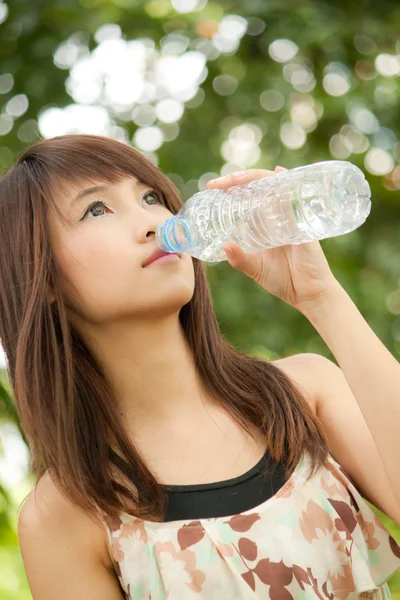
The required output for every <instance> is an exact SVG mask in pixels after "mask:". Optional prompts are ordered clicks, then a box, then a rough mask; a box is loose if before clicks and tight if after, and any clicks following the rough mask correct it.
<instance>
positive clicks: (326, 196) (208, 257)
mask: <svg viewBox="0 0 400 600" xmlns="http://www.w3.org/2000/svg"><path fill="white" fill-rule="evenodd" d="M370 198H371V190H370V187H369V185H368V182H367V181H366V179H365V176H364V174H363V172H362V171H361V170H360V169H359V168H358V167H356V166H355V165H353V164H352V163H350V162H347V161H340V160H331V161H324V162H319V163H313V164H311V165H306V166H303V167H297V168H295V169H290V170H288V171H283V172H280V173H277V174H276V175H273V176H269V177H263V178H262V179H257V180H255V181H251V182H249V183H246V184H242V185H235V186H232V187H231V188H229V189H225V190H221V189H215V188H214V189H206V190H203V191H201V192H198V193H196V194H194V196H192V197H191V198H189V199H188V200H187V201H186V202H185V204H184V205H183V206H182V208H181V209H180V211H179V212H178V214H177V215H175V216H174V217H172V218H171V219H168V220H167V221H164V222H163V223H161V224H160V225H159V226H158V228H157V232H156V238H157V243H158V245H159V247H160V248H162V249H163V250H164V251H166V252H187V253H188V254H190V255H192V256H194V257H195V258H199V259H200V260H204V261H207V262H208V263H210V264H213V263H218V262H220V261H223V260H226V259H227V257H226V254H225V252H224V250H223V249H222V248H221V245H222V243H223V242H225V241H227V240H232V241H235V242H236V243H237V244H239V245H240V246H241V248H242V249H243V250H244V251H245V252H257V251H259V250H262V249H263V248H272V247H276V246H284V245H287V244H304V243H305V242H310V241H312V240H316V239H317V240H322V239H325V238H329V237H335V236H339V235H343V234H345V233H349V232H350V231H353V230H354V229H357V228H358V227H360V225H362V224H363V223H364V221H365V220H366V218H367V217H368V215H369V213H370V211H371V199H370Z"/></svg>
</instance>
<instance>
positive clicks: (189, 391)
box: [0, 135, 400, 600]
mask: <svg viewBox="0 0 400 600" xmlns="http://www.w3.org/2000/svg"><path fill="white" fill-rule="evenodd" d="M272 174H273V172H271V171H265V170H258V169H255V170H249V171H247V172H245V173H244V175H242V177H240V176H234V175H233V176H229V177H228V178H224V180H215V181H214V182H210V183H209V186H210V187H212V186H217V187H221V188H224V187H229V186H232V185H234V184H235V183H239V182H243V181H247V180H250V179H253V178H257V177H264V176H266V175H272ZM181 205H182V201H181V198H180V196H179V194H178V193H177V191H176V189H175V187H174V186H173V184H172V183H171V181H170V180H169V179H168V178H167V177H166V176H165V175H164V174H163V173H162V172H161V170H160V169H158V168H157V167H156V166H155V165H154V164H153V163H152V162H151V161H150V160H148V159H147V158H146V157H145V156H143V155H142V154H141V153H140V152H138V151H136V150H135V149H133V148H131V147H129V146H128V145H126V144H123V143H120V142H117V141H115V140H112V139H107V138H104V137H100V136H91V135H66V136H61V137H56V138H53V139H49V140H45V141H40V142H39V143H36V144H35V145H33V146H32V147H30V148H28V149H27V150H26V151H25V152H23V154H22V155H21V156H20V157H19V159H18V161H17V163H16V164H15V165H14V166H13V168H12V169H11V170H10V171H9V172H8V173H7V174H6V175H5V176H4V177H3V179H2V181H1V182H0V211H1V213H0V217H1V218H0V235H1V240H2V249H3V251H2V253H1V257H0V275H1V282H2V285H1V288H0V338H1V341H2V344H3V346H4V349H5V352H6V354H7V358H8V367H9V374H10V379H11V383H12V387H13V393H14V396H15V401H16V404H17V408H18V413H19V416H20V420H21V425H22V427H23V429H24V431H25V432H26V436H27V439H28V441H29V445H30V451H31V468H32V470H33V472H34V473H35V476H36V478H37V483H36V485H35V489H34V490H32V492H31V493H30V494H29V495H28V497H27V498H26V499H25V501H24V503H23V504H22V508H21V510H20V514H19V521H18V532H19V540H20V545H21V552H22V557H23V561H24V566H25V570H26V574H27V577H28V581H29V584H30V588H31V590H32V595H33V598H34V600H50V599H51V600H54V598H57V600H77V599H78V598H84V599H85V600H92V599H93V600H117V599H118V598H131V599H134V600H140V599H148V598H151V599H152V600H161V599H164V598H168V599H169V600H176V599H183V600H186V599H188V600H190V599H207V600H215V599H218V600H220V599H224V600H225V599H227V600H231V599H242V598H244V599H249V600H250V599H254V598H263V599H264V598H271V599H272V600H281V599H282V600H287V599H291V598H293V599H296V600H297V599H300V598H319V599H325V598H326V599H328V598H329V599H336V598H338V599H340V600H348V599H352V598H358V597H369V598H387V597H389V591H388V586H387V583H386V582H387V580H388V579H389V578H390V577H391V576H392V575H393V573H395V572H396V571H397V570H398V569H399V568H400V548H399V546H398V545H397V543H396V542H395V540H394V539H393V538H392V537H391V536H390V535H389V533H388V532H387V531H386V530H385V528H384V527H383V525H382V524H381V523H380V521H379V520H378V519H377V518H376V517H375V516H374V513H373V512H372V511H371V509H370V507H369V506H368V504H367V502H366V501H365V500H364V498H366V499H368V500H369V501H370V502H372V503H373V504H374V505H375V506H377V507H379V508H380V509H381V510H382V511H383V512H385V513H386V514H387V515H389V517H391V518H392V519H393V520H394V521H395V522H396V523H400V477H399V475H400V465H399V456H400V436H399V431H400V366H399V364H398V363H397V361H396V360H395V359H394V358H393V357H392V356H391V354H390V353H389V352H388V351H387V349H386V348H385V347H384V346H383V345H382V344H381V343H380V341H379V340H378V339H377V337H376V336H375V335H374V333H373V332H372V330H371V329H370V328H369V327H368V325H367V323H366V322H365V321H364V319H363V318H362V316H361V314H360V313H359V311H358V310H357V308H356V307H355V305H354V304H353V303H352V301H351V299H350V298H349V296H348V295H347V294H346V292H345V291H344V290H343V288H342V287H341V286H340V284H339V283H338V281H337V280H336V279H335V277H334V276H333V274H332V273H331V271H330V269H329V265H328V263H327V261H326V259H325V256H324V254H323V252H322V249H321V246H320V244H319V243H318V242H311V243H309V244H303V245H300V246H286V247H283V248H276V249H273V250H265V251H263V252H260V253H256V254H245V253H243V252H242V250H241V249H240V248H239V247H238V246H237V245H235V244H233V243H226V244H225V245H224V248H225V249H226V250H227V251H228V250H230V249H231V250H233V255H232V257H231V258H230V259H229V262H230V264H231V266H232V267H233V268H236V269H239V270H241V271H242V272H243V273H245V274H246V275H248V276H249V277H251V278H253V279H254V280H255V281H256V282H257V283H258V284H259V285H261V286H262V287H263V288H264V289H265V290H266V291H267V292H269V293H272V294H274V295H276V296H277V297H279V298H281V299H282V300H283V301H285V302H287V303H289V304H290V305H291V306H293V307H295V308H297V309H298V310H299V311H301V312H302V313H303V314H304V315H305V316H306V317H307V318H308V319H309V320H310V322H311V323H312V324H313V325H314V326H315V328H316V330H317V331H318V332H319V334H320V335H321V336H322V338H323V339H324V340H325V341H326V343H327V345H328V346H329V348H330V349H331V351H332V353H333V355H334V356H335V358H336V359H337V362H338V363H339V365H340V367H339V366H337V365H336V364H334V363H333V362H331V361H330V360H328V359H326V358H323V357H321V356H318V355H315V354H300V355H297V356H292V357H289V358H285V359H282V360H277V361H265V360H261V359H259V358H253V357H250V356H247V355H246V354H243V353H240V352H238V351H237V350H236V349H235V348H234V347H232V346H231V345H230V344H229V343H228V342H227V341H225V340H224V339H223V338H222V336H221V333H220V331H219V328H218V323H217V320H216V317H215V314H214V312H213V307H212V301H211V296H210V292H209V288H208V285H207V279H206V276H205V271H204V265H203V264H202V263H201V261H198V260H196V259H193V258H192V257H190V256H189V255H188V254H181V255H179V254H178V255H177V256H175V257H170V258H169V259H168V260H154V259H156V258H157V256H159V255H158V247H157V244H156V238H155V232H156V229H157V225H158V224H159V223H161V222H162V221H164V220H166V219H168V218H169V217H170V216H171V215H172V214H176V213H177V212H178V210H179V208H180V207H181ZM265 326H266V327H268V315H267V314H266V316H265Z"/></svg>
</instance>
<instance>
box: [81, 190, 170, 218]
mask: <svg viewBox="0 0 400 600" xmlns="http://www.w3.org/2000/svg"><path fill="white" fill-rule="evenodd" d="M148 197H150V198H155V202H151V205H153V204H156V203H157V202H160V203H161V204H164V201H163V200H162V199H161V198H160V195H159V194H158V193H157V192H155V191H154V190H152V191H151V192H147V193H146V194H145V195H144V196H143V198H142V199H146V200H147V198H148ZM97 206H102V207H103V208H104V209H105V208H107V206H106V205H105V204H104V202H101V201H97V202H93V203H92V204H91V205H90V206H89V207H88V209H87V211H86V212H85V214H84V215H83V217H82V219H81V220H83V219H85V218H86V216H87V215H88V214H89V213H90V211H91V210H93V209H94V208H96V207H97ZM90 214H93V213H90ZM93 216H94V215H93ZM100 216H101V215H100Z"/></svg>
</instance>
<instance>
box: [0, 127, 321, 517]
mask: <svg viewBox="0 0 400 600" xmlns="http://www.w3.org/2000/svg"><path fill="white" fill-rule="evenodd" d="M127 176H134V177H137V178H138V179H140V180H141V181H143V182H144V183H145V184H146V185H149V186H151V187H152V189H154V190H156V191H159V193H162V195H163V197H164V200H165V203H166V206H167V208H168V209H169V210H170V211H171V212H172V213H173V214H176V213H177V212H178V210H179V209H180V207H181V206H182V204H183V201H182V199H181V197H180V194H179V192H178V190H177V189H176V188H175V186H174V184H173V183H172V182H171V181H170V180H169V178H168V177H167V176H166V175H165V174H164V173H163V172H162V171H161V170H160V169H159V168H158V167H157V166H156V165H155V164H154V163H153V162H152V161H151V160H150V159H149V158H147V157H146V156H145V155H143V154H142V153H141V152H139V151H138V150H136V149H134V148H132V147H130V146H129V145H127V144H125V143H122V142H118V141H116V140H113V139H109V138H106V137H102V136H94V135H64V136H59V137H54V138H52V139H48V140H40V141H39V142H37V143H36V144H34V145H32V146H31V147H29V148H27V149H26V150H25V151H24V152H23V153H22V154H21V155H20V156H19V158H18V160H17V162H16V164H15V165H14V166H13V167H12V168H11V169H10V170H9V171H8V172H7V173H6V174H4V176H3V177H2V179H1V181H0V239H1V245H2V252H1V256H0V278H1V285H0V339H1V342H2V344H3V347H4V350H5V353H6V356H7V361H8V372H9V377H10V382H11V385H12V390H13V394H14V398H15V402H16V406H17V411H18V415H19V418H20V422H21V426H22V429H23V431H24V432H25V435H26V438H27V440H28V444H29V448H30V469H31V471H32V472H33V473H34V474H35V476H36V486H35V489H37V484H38V483H39V481H40V479H41V478H42V477H43V475H44V474H45V473H46V472H47V473H49V474H50V475H51V478H52V481H54V483H55V484H56V485H57V487H58V488H59V489H60V490H61V491H62V492H63V493H64V495H66V496H67V497H68V498H69V499H70V500H71V501H72V502H73V503H74V504H75V505H77V506H80V507H81V508H82V509H84V510H85V511H86V513H87V514H88V515H89V516H90V517H91V518H92V519H94V520H95V521H97V519H98V511H99V509H100V511H102V512H103V513H105V514H106V515H108V516H109V517H110V518H113V517H116V516H117V515H118V514H119V513H120V512H126V513H129V514H132V515H135V516H137V517H140V518H147V519H150V520H162V518H163V515H164V511H165V508H166V495H165V491H164V489H163V487H162V485H160V482H159V481H157V479H156V477H155V476H154V475H153V474H152V472H151V471H150V470H149V468H148V467H147V466H146V464H145V462H144V461H143V460H142V459H141V456H140V453H139V452H138V450H137V449H136V448H135V445H134V442H133V441H132V439H131V438H130V437H129V434H128V431H127V430H126V428H125V425H124V423H123V422H122V420H121V419H120V417H119V416H118V411H117V407H116V403H115V402H114V400H113V396H112V393H111V388H110V386H109V384H108V382H107V380H106V378H105V376H104V374H103V372H102V369H101V368H100V366H99V364H98V363H97V362H96V360H95V359H94V357H93V355H92V354H91V352H90V351H89V349H88V347H87V345H85V343H84V342H83V340H82V338H81V336H80V335H79V334H78V332H77V331H76V329H74V328H73V327H72V325H71V324H70V323H69V321H68V319H67V312H66V307H65V304H64V298H63V295H62V293H61V291H60V290H61V287H60V284H61V281H62V274H61V273H60V270H59V269H58V268H57V264H56V262H55V259H54V255H53V252H52V247H51V243H50V239H51V238H50V234H49V224H48V218H47V215H48V211H49V209H54V210H55V211H56V212H57V214H59V216H60V218H62V219H63V216H62V214H61V213H60V211H59V207H58V206H57V203H56V201H55V200H54V190H55V186H57V189H60V186H61V187H62V186H68V184H71V183H72V184H79V185H80V184H87V183H89V184H90V183H92V182H93V181H95V182H99V181H104V182H108V183H118V182H120V181H121V180H122V179H123V178H124V177H127ZM63 220H64V219H63ZM193 264H194V271H195V289H194V294H193V297H192V299H191V301H190V302H189V303H188V304H186V305H185V306H183V307H182V309H181V311H180V314H179V319H180V323H181V326H182V328H183V331H184V334H185V336H186V338H187V340H188V343H189V345H190V348H191V349H192V351H193V355H194V357H195V360H196V365H197V369H198V372H199V375H200V377H201V378H202V380H203V382H204V383H205V384H206V387H207V389H208V390H210V392H211V394H213V397H215V398H216V399H217V401H218V402H220V403H221V405H222V406H223V407H224V409H226V411H228V412H229V414H230V415H232V417H233V418H234V419H235V421H236V422H237V423H238V424H239V425H240V426H241V427H243V429H244V430H245V431H246V432H248V433H250V432H251V430H252V429H253V431H254V426H255V427H257V428H258V430H259V431H260V432H261V433H262V434H263V435H264V436H265V442H266V447H267V448H268V450H269V452H270V454H271V456H272V458H273V459H274V460H275V461H281V460H284V461H285V464H286V475H287V477H289V476H290V475H291V473H292V472H293V470H294V468H295V467H296V465H297V464H298V462H299V461H300V459H301V458H302V456H303V453H304V452H308V453H309V454H310V456H311V473H313V472H314V471H315V470H316V469H317V468H318V467H320V466H321V465H322V464H323V463H324V461H325V459H326V456H327V453H328V449H327V443H326V440H325V437H324V436H323V433H322V431H321V427H320V425H319V422H318V419H317V418H316V417H315V416H314V414H313V412H312V410H311V409H310V407H309V405H308V403H307V401H306V399H305V398H304V396H303V395H302V393H301V392H300V390H299V389H298V387H297V386H296V385H295V384H294V382H293V381H291V380H290V378H289V377H288V376H287V375H286V374H285V373H284V372H283V371H282V370H280V369H279V368H278V367H277V366H276V365H274V364H272V363H269V362H268V361H265V360H262V359H260V358H257V357H250V356H248V355H246V354H243V353H241V352H239V351H238V350H237V349H235V348H234V347H233V346H232V345H230V344H229V342H227V341H226V340H224V339H223V337H222V335H221V332H220V330H219V326H218V322H217V319H216V316H215V314H214V310H213V305H212V299H211V294H210V290H209V286H208V281H207V277H206V271H205V267H204V264H203V263H202V262H201V261H200V260H197V259H195V258H193ZM49 289H51V290H52V291H53V292H54V297H55V301H54V302H53V303H51V302H50V301H49ZM129 474H133V475H134V476H135V480H136V485H135V487H134V490H132V478H130V477H129Z"/></svg>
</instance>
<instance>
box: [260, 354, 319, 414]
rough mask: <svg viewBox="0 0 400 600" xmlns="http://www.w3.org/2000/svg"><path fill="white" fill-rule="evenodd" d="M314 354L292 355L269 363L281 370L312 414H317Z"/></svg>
mask: <svg viewBox="0 0 400 600" xmlns="http://www.w3.org/2000/svg"><path fill="white" fill-rule="evenodd" d="M313 356H315V355H314V354H306V353H302V354H293V355H292V356H286V357H285V358H279V359H277V360H270V361H269V362H270V363H272V364H274V365H275V366H276V367H278V368H279V369H281V370H282V371H283V372H284V373H285V375H287V376H288V377H289V379H291V381H293V383H294V384H295V385H296V386H297V387H298V388H299V389H300V391H301V392H302V393H303V395H304V398H305V400H306V401H307V403H308V405H309V406H310V408H311V410H312V411H313V414H314V415H316V414H317V392H318V382H317V381H316V377H315V368H314V362H313Z"/></svg>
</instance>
